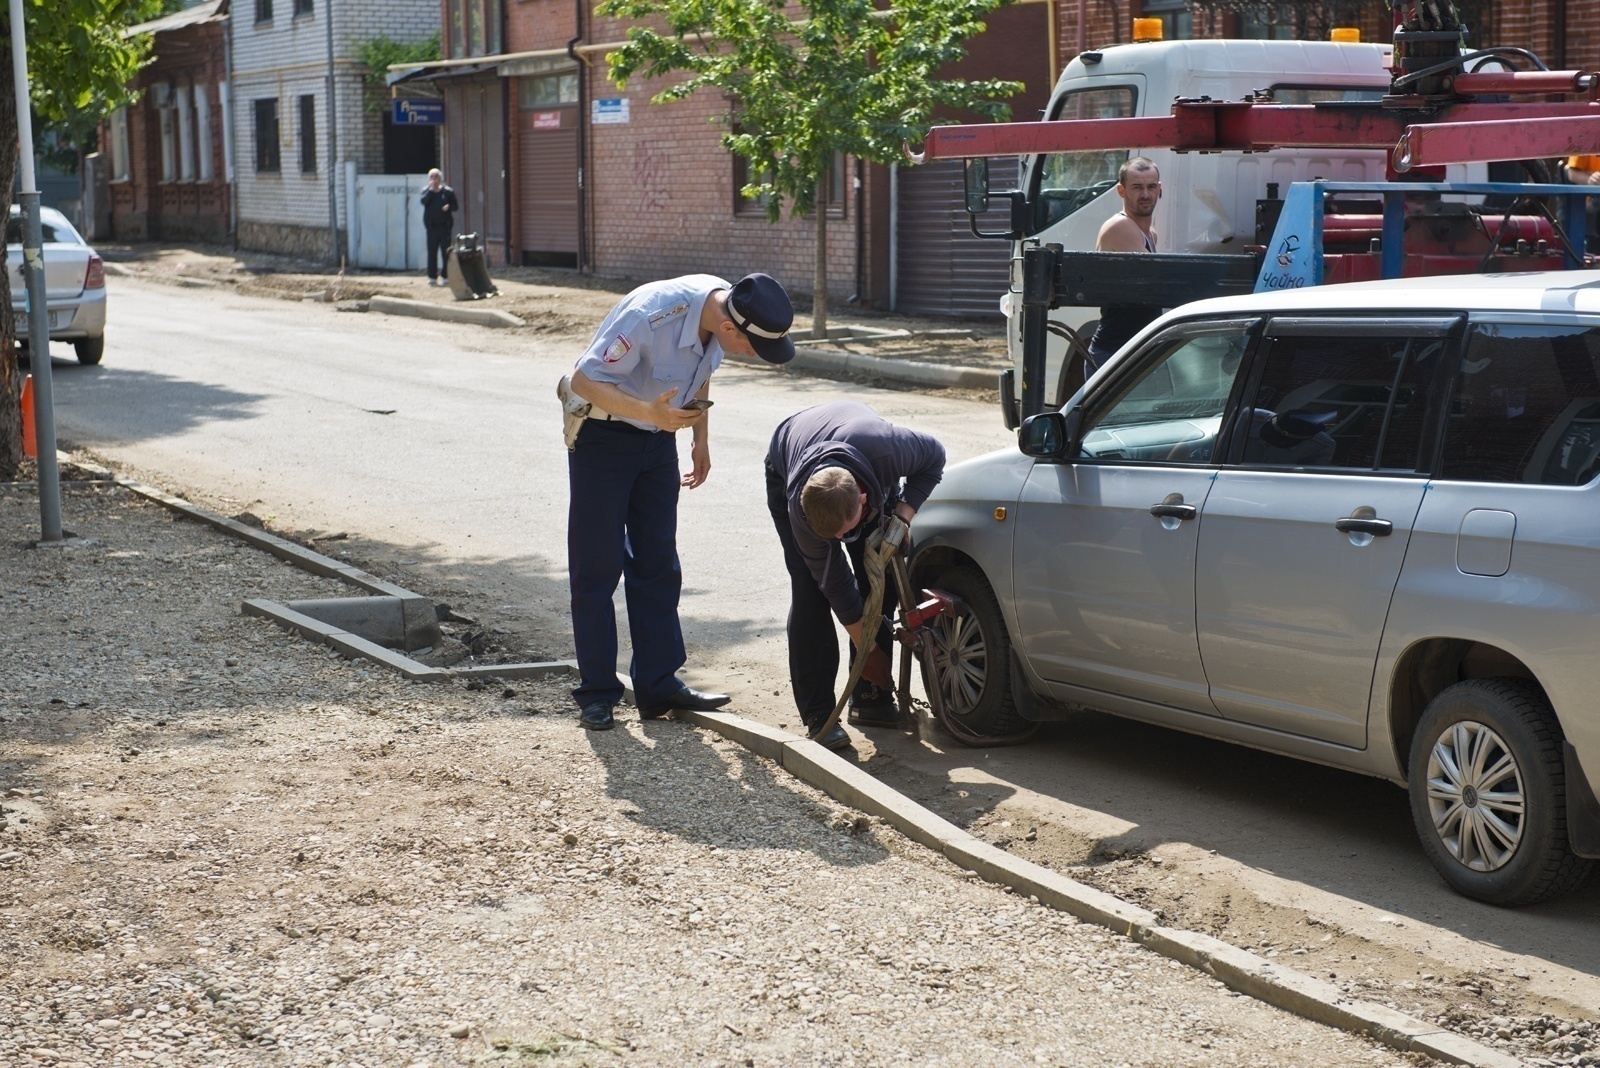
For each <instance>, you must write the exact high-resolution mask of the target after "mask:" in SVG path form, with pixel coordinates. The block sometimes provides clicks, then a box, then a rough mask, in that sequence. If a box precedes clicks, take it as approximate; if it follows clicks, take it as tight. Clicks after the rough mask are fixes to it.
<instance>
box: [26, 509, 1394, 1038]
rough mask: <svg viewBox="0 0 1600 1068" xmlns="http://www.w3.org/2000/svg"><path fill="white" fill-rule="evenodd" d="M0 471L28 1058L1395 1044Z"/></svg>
mask: <svg viewBox="0 0 1600 1068" xmlns="http://www.w3.org/2000/svg"><path fill="white" fill-rule="evenodd" d="M63 511H64V514H65V517H66V522H67V526H68V527H70V528H71V529H73V530H75V531H76V532H77V533H78V534H79V535H80V536H81V537H82V538H83V539H85V540H84V541H83V542H82V543H80V544H78V545H76V546H74V547H70V548H49V549H32V548H28V547H27V540H28V539H30V538H33V537H36V536H37V531H38V526H37V517H38V505H37V499H36V497H35V496H34V495H33V493H32V492H31V490H29V489H27V488H24V487H0V640H3V641H4V642H5V645H6V648H7V652H8V659H7V666H6V670H5V672H4V674H3V676H0V797H3V807H4V813H3V823H0V1065H33V1064H43V1065H51V1064H59V1065H84V1066H89V1065H94V1066H100V1065H116V1064H128V1065H133V1064H154V1065H191V1064H196V1065H234V1064H241V1065H242V1064H249V1065H254V1064H270V1065H279V1064H282V1065H301V1064H306V1065H312V1064H315V1065H331V1064H339V1065H370V1066H379V1065H382V1066H390V1065H411V1066H422V1065H480V1064H482V1065H502V1064H503V1065H535V1064H537V1065H579V1064H583V1065H611V1064H639V1065H682V1064H689V1063H700V1064H707V1065H746V1066H754V1065H889V1064H917V1065H984V1066H990V1065H995V1066H998V1065H1034V1064H1047V1065H1086V1066H1087V1065H1095V1066H1100V1065H1121V1064H1136V1065H1163V1066H1165V1065H1207V1066H1210V1065H1263V1066H1269V1065H1270V1066H1285V1065H1308V1066H1309V1065H1318V1066H1324V1065H1334V1064H1336V1065H1391V1064H1409V1063H1422V1062H1420V1061H1418V1060H1416V1059H1415V1058H1410V1057H1403V1056H1401V1055H1398V1054H1395V1053H1394V1052H1392V1051H1389V1050H1386V1049H1382V1048H1379V1047H1375V1046H1373V1045H1371V1044H1370V1043H1368V1042H1366V1041H1365V1040H1362V1039H1359V1038H1356V1037H1353V1036H1350V1035H1346V1034H1343V1033H1340V1032H1336V1031H1333V1030H1329V1029H1327V1028H1323V1027H1320V1026H1317V1025H1314V1024H1312V1023H1309V1022H1307V1021H1304V1020H1301V1019H1299V1018H1296V1017H1293V1016H1289V1015H1287V1014H1285V1013H1281V1012H1278V1011H1277V1010H1274V1009H1271V1008H1268V1007H1266V1006H1264V1005H1261V1004H1259V1003H1257V1002H1254V1001H1252V1000H1250V999H1248V998H1244V997H1240V996H1236V995H1233V994H1231V993H1230V992H1228V991H1227V990H1226V989H1224V988H1223V987H1221V985H1220V984H1218V983H1216V982H1214V981H1211V980H1209V979H1207V978H1205V977H1203V976H1201V975H1199V974H1198V973H1195V972H1193V971H1190V970H1188V969H1185V968H1183V967H1181V966H1179V965H1177V964H1176V963H1175V962H1171V961H1167V960H1165V959H1163V958H1161V957H1158V956H1156V955H1154V954H1152V953H1150V952H1148V951H1146V950H1144V949H1142V948H1141V947H1139V946H1137V945H1134V944H1132V943H1130V942H1128V941H1126V940H1125V939H1121V938H1119V937H1117V936H1115V935H1112V934H1109V933H1107V932H1105V931H1103V930H1101V929H1100V928H1097V927H1092V926H1088V925H1084V924H1079V923H1077V922H1076V921H1074V920H1073V919H1071V918H1070V917H1065V916H1061V915H1058V914H1055V913H1052V912H1050V911H1048V910H1046V909H1044V908H1041V907H1039V906H1038V905H1036V904H1033V903H1031V902H1029V901H1027V900H1024V899H1021V898H1018V897H1016V896H1014V895H1010V894H1007V893H1005V892H1003V891H1000V890H998V889H995V888H993V887H991V886H988V885H986V884H983V883H981V882H977V881H975V879H973V878H970V877H966V876H964V874H963V873H962V872H961V871H959V870H958V869H956V868H955V867H953V866H951V865H950V864H948V863H947V862H946V861H944V860H943V859H942V858H939V857H937V856H935V855H934V854H932V853H930V852H928V851H926V850H924V849H922V848H921V847H918V846H915V845H913V844H911V843H909V842H908V841H906V840H905V839H903V838H902V837H900V836H899V835H898V834H897V833H895V832H894V831H892V830H891V829H889V828H887V827H885V826H882V825H880V824H877V823H875V822H874V821H871V820H869V819H867V818H866V817H863V816H861V815H860V814H858V813H856V812H853V811H850V810H847V809H843V808H841V807H840V806H838V805H837V804H835V803H833V802H832V801H830V800H829V799H828V798H826V797H825V796H823V795H821V794H818V793H816V792H815V791H812V790H810V789H808V788H806V787H805V786H803V785H801V784H798V783H796V782H794V781H792V780H790V779H788V778H787V777H785V776H784V775H783V774H782V773H781V772H780V771H778V770H776V769H775V768H774V766H773V765H771V764H770V763H768V762H766V761H763V760H760V759H758V758H756V757H753V756H751V755H750V754H748V753H746V752H745V751H744V750H742V749H740V748H738V747H736V746H733V745H731V744H729V743H726V742H724V741H722V740H721V739H719V738H717V737H715V736H713V735H710V734H706V733H702V732H699V731H696V730H695V729H693V728H691V727H689V726H687V725H685V724H682V723H677V722H669V721H661V722H653V723H647V724H642V723H640V722H639V721H638V720H637V718H636V717H635V716H633V715H632V714H631V713H625V714H624V715H623V717H622V722H621V723H620V724H619V728H618V729H617V730H615V731H613V732H610V733H608V734H598V735H595V734H587V733H585V732H583V731H581V730H579V729H578V728H577V726H576V724H575V721H574V718H573V715H572V710H571V702H570V700H569V699H568V698H567V696H566V693H565V689H564V686H563V685H562V684H561V683H559V682H554V681H553V682H549V683H541V684H532V685H529V684H525V683H522V682H516V683H511V684H509V685H501V684H495V685H490V686H487V687H482V688H479V689H476V690H474V689H469V688H467V687H466V686H462V685H455V684H452V685H448V686H425V685H416V684H408V683H405V682H404V681H402V680H400V679H398V678H397V677H395V676H393V675H391V674H389V673H387V672H384V671H381V670H380V669H377V668H374V667H370V666H367V665H364V664H360V663H350V662H346V661H344V660H341V659H339V658H337V657H336V656H334V655H332V654H330V653H328V652H326V651H322V650H319V649H318V648H317V647H314V646H312V645H310V644H308V643H305V642H302V641H300V640H298V639H295V638H292V637H289V636H287V635H285V634H284V633H283V632H281V631H279V630H278V629H276V628H275V627H273V626H272V625H270V624H268V623H265V622H263V621H260V620H255V619H248V618H245V617H242V616H241V615H240V614H239V604H240V602H241V601H242V600H243V599H245V598H246V597H268V598H272V599H276V600H287V599H290V598H298V597H314V596H329V595H334V594H340V593H347V592H348V591H346V590H344V589H343V588H340V587H337V586H336V585H335V584H333V583H331V582H328V581H325V580H321V579H317V578H314V577H311V576H307V575H305V574H303V573H301V572H298V571H295V570H293V569H291V568H290V567H288V566H287V565H284V564H281V563H279V562H278V561H276V560H274V559H272V558H271V557H268V556H266V555H265V554H261V553H258V552H256V551H254V550H251V549H249V548H247V547H244V546H242V545H240V544H238V543H236V542H233V541H230V540H228V539H226V538H224V537H223V536H221V535H219V534H217V533H215V532H213V531H211V530H209V529H207V528H203V527H200V526H198V525H196V524H192V523H188V522H183V521H178V520H175V519H174V518H173V517H172V516H171V515H170V514H169V513H167V512H165V511H162V510H160V509H158V508H156V507H154V506H152V505H148V504H146V503H144V502H142V501H139V500H138V499H136V498H134V497H132V496H131V495H130V494H128V493H127V492H126V491H124V490H121V489H120V488H113V487H95V488H88V487H73V486H69V487H68V488H67V489H66V491H65V501H64V505H63Z"/></svg>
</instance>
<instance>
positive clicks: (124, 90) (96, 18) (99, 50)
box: [0, 0, 162, 481]
mask: <svg viewBox="0 0 1600 1068" xmlns="http://www.w3.org/2000/svg"><path fill="white" fill-rule="evenodd" d="M22 6H23V16H24V18H25V19H26V20H27V21H26V27H25V28H26V31H27V41H28V88H29V95H30V97H31V100H30V101H26V102H24V103H31V105H32V108H33V114H34V115H36V116H37V117H38V118H39V119H41V120H43V121H44V122H65V121H66V120H68V119H78V118H81V117H83V116H96V117H100V116H104V115H107V114H109V113H110V112H111V111H112V110H114V109H116V108H118V107H121V106H122V105H123V104H125V103H127V102H128V101H129V99H130V94H129V90H128V82H129V81H130V80H131V79H132V78H133V76H134V75H135V74H137V73H138V72H139V68H140V67H142V66H144V64H145V63H146V62H147V57H148V56H149V53H150V39H149V38H148V37H145V36H139V37H125V36H123V31H124V30H126V29H127V28H128V27H129V26H132V25H135V24H137V23H140V22H144V21H147V20H149V19H151V18H154V17H156V16H158V15H159V14H161V11H162V2H161V0H23V5H22ZM4 11H5V9H0V12H4ZM0 54H3V58H0V209H3V211H4V217H6V218H9V217H10V213H11V190H12V189H13V187H14V186H15V185H16V180H17V147H18V146H17V94H16V81H15V78H14V75H13V69H14V68H13V66H12V63H11V19H10V16H9V14H5V17H3V18H0ZM16 336H17V334H16V322H15V317H14V316H13V315H12V313H11V280H10V273H9V271H0V481H9V480H11V479H14V478H16V473H17V467H18V466H19V465H20V464H21V463H22V436H21V430H22V422H21V419H20V418H19V409H18V406H17V398H18V397H19V396H20V394H21V392H22V378H21V375H19V374H18V373H17V359H16V352H15V341H16ZM43 350H44V346H40V351H41V352H42V351H43Z"/></svg>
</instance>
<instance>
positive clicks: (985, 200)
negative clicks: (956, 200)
mask: <svg viewBox="0 0 1600 1068" xmlns="http://www.w3.org/2000/svg"><path fill="white" fill-rule="evenodd" d="M962 184H963V186H964V188H965V190H966V194H967V214H968V215H982V214H983V213H984V212H986V211H988V210H989V161H988V160H986V159H984V158H982V157H981V156H980V157H978V158H976V159H969V160H967V167H966V171H965V172H964V173H963V175H962Z"/></svg>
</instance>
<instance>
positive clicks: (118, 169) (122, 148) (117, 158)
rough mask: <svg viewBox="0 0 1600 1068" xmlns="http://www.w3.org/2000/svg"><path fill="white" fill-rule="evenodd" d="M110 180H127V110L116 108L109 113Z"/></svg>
mask: <svg viewBox="0 0 1600 1068" xmlns="http://www.w3.org/2000/svg"><path fill="white" fill-rule="evenodd" d="M110 125H111V180H112V181H113V182H126V181H127V180H128V170H129V167H128V109H127V108H118V109H117V110H115V111H113V112H112V113H111V120H110Z"/></svg>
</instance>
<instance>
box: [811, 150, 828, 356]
mask: <svg viewBox="0 0 1600 1068" xmlns="http://www.w3.org/2000/svg"><path fill="white" fill-rule="evenodd" d="M823 181H825V179H824V178H818V179H817V185H818V188H821V185H822V182H823ZM811 210H812V211H814V212H816V213H817V262H816V266H815V269H814V270H813V271H812V272H811V336H812V337H813V338H815V339H817V340H821V339H823V338H826V337H827V336H828V206H827V205H826V204H824V203H823V202H822V198H821V197H818V198H817V204H816V207H814V208H812V209H811Z"/></svg>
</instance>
